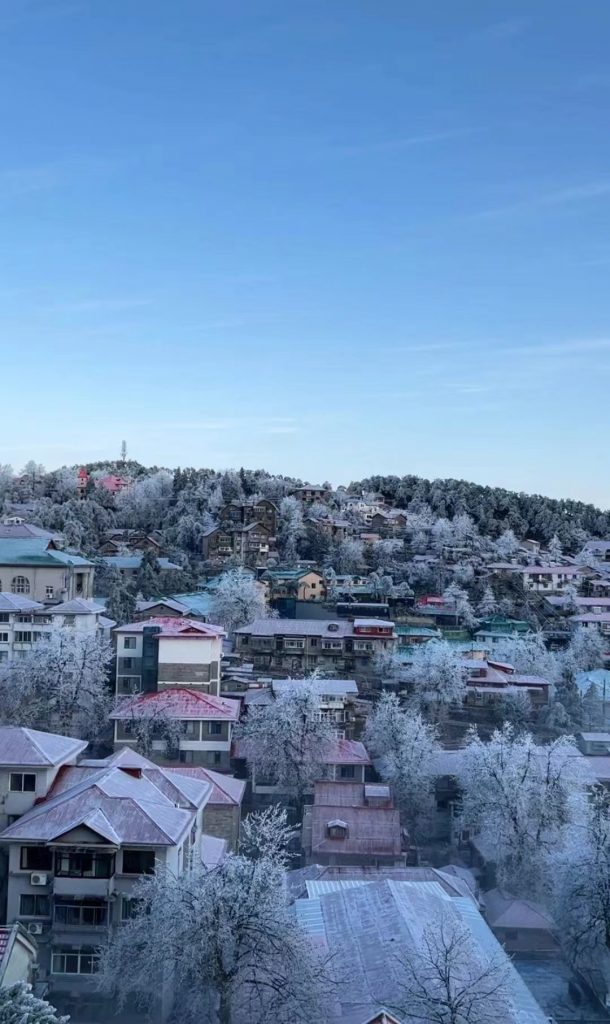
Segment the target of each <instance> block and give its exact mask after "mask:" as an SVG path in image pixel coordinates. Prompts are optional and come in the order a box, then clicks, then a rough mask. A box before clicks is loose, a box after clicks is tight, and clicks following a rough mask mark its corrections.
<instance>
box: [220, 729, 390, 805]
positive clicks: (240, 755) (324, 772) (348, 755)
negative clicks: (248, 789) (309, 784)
mask: <svg viewBox="0 0 610 1024" xmlns="http://www.w3.org/2000/svg"><path fill="white" fill-rule="evenodd" d="M232 756H233V758H234V759H235V760H237V761H246V762H247V760H248V758H247V755H246V746H245V744H244V741H243V740H236V741H235V743H234V744H233V751H232ZM371 765H372V762H371V759H370V757H369V755H368V753H367V750H366V747H365V746H364V744H363V743H360V742H359V741H358V740H346V739H340V738H337V739H333V740H331V741H330V743H328V744H327V745H326V747H325V748H324V750H323V751H322V754H321V766H320V779H325V780H327V781H329V782H342V783H343V782H360V783H364V781H365V779H366V773H367V769H369V768H370V767H371ZM252 792H253V793H255V794H256V795H257V796H273V797H277V796H278V795H280V794H281V793H282V790H281V789H280V787H279V786H276V785H275V784H273V783H271V782H269V781H268V780H267V779H261V778H260V777H258V778H257V775H256V772H255V771H252Z"/></svg>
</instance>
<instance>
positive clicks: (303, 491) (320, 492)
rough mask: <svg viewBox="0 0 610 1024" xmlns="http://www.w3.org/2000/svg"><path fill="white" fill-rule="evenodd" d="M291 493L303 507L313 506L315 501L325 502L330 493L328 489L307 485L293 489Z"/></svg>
mask: <svg viewBox="0 0 610 1024" xmlns="http://www.w3.org/2000/svg"><path fill="white" fill-rule="evenodd" d="M292 493H293V495H294V497H295V498H296V499H297V501H301V502H303V504H304V505H313V504H314V502H316V501H320V502H325V501H326V499H327V498H328V497H329V495H330V493H331V492H330V488H328V487H318V486H314V485H313V484H307V485H306V486H305V487H295V489H294V491H293V492H292Z"/></svg>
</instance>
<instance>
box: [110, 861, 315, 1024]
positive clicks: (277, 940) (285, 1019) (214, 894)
mask: <svg viewBox="0 0 610 1024" xmlns="http://www.w3.org/2000/svg"><path fill="white" fill-rule="evenodd" d="M133 896H134V898H135V899H136V900H137V904H136V906H137V908H138V909H137V912H136V914H135V916H134V917H132V918H130V920H128V921H126V922H124V923H123V924H122V925H121V927H120V928H118V929H116V930H115V932H114V934H113V936H112V939H111V941H110V943H109V945H108V946H107V947H106V948H104V949H103V950H102V952H101V955H100V969H99V972H98V975H97V977H98V983H99V985H100V987H101V988H102V990H103V991H106V992H108V993H109V994H111V995H112V996H113V998H114V1000H115V1002H116V1005H117V1008H122V1007H124V1006H125V1004H126V1002H127V1000H129V999H131V1000H134V999H135V1000H136V1001H137V1003H138V1004H139V1005H140V1006H141V1007H142V1008H147V1009H150V1010H154V1009H155V1006H156V1003H157V1000H158V997H159V992H160V990H162V991H164V992H165V994H166V995H169V996H170V997H171V995H173V998H174V1015H175V1019H176V1020H180V1021H181V1022H183V1024H198V1022H201V1021H203V1020H205V1021H210V1024H267V1022H268V1021H271V1020H272V1021H277V1022H278V1024H311V1021H313V1020H323V1019H324V1011H323V1001H324V998H325V997H326V996H327V984H328V977H329V975H328V970H327V967H326V965H325V963H324V961H323V960H322V959H321V957H320V956H319V955H318V953H317V952H316V951H315V950H314V947H313V944H312V943H311V942H310V940H309V937H308V936H307V935H306V933H305V932H303V931H302V930H301V928H300V926H299V924H298V923H297V921H296V920H295V917H294V915H293V913H292V912H291V910H290V907H289V906H288V905H287V900H286V889H285V884H284V871H283V868H282V867H281V865H280V864H278V863H277V862H275V861H274V860H271V859H269V858H266V857H262V858H260V859H258V860H249V859H248V858H246V857H243V856H231V857H228V858H227V859H226V860H225V861H224V862H223V863H222V864H221V865H220V866H219V867H217V868H214V869H213V870H211V871H205V870H200V869H195V870H193V871H192V872H187V873H185V874H182V875H180V876H179V877H175V876H174V875H172V874H171V873H169V872H165V871H160V872H158V873H157V874H155V875H149V876H143V877H142V878H141V879H140V880H139V882H138V884H137V885H136V887H135V888H134V892H133ZM160 936H162V941H159V939H160Z"/></svg>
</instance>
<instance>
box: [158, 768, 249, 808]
mask: <svg viewBox="0 0 610 1024" xmlns="http://www.w3.org/2000/svg"><path fill="white" fill-rule="evenodd" d="M166 771H168V772H176V773H177V774H178V775H184V776H186V777H188V778H192V779H201V780H203V781H204V782H209V783H210V784H211V786H212V792H211V794H210V799H209V800H208V803H209V804H210V805H211V806H214V805H217V804H225V805H227V806H231V805H233V806H239V805H241V802H242V800H243V798H244V793H245V791H246V785H247V783H246V781H245V779H236V778H235V777H234V776H233V775H221V774H220V772H213V771H210V769H209V768H203V767H202V766H201V765H198V766H197V767H187V766H186V765H184V766H182V765H181V766H180V768H166Z"/></svg>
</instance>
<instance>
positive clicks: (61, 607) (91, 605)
mask: <svg viewBox="0 0 610 1024" xmlns="http://www.w3.org/2000/svg"><path fill="white" fill-rule="evenodd" d="M47 611H48V613H49V614H51V615H101V614H102V612H103V611H104V605H103V604H99V602H98V601H95V600H94V599H93V598H84V597H75V598H74V600H72V601H62V602H61V604H54V605H53V607H52V608H48V609H47Z"/></svg>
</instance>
